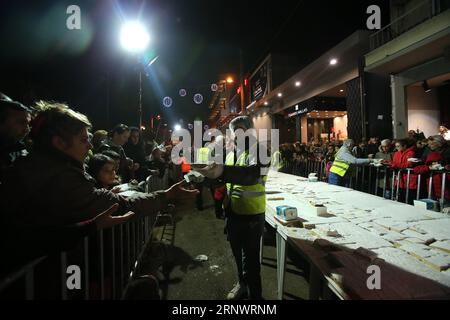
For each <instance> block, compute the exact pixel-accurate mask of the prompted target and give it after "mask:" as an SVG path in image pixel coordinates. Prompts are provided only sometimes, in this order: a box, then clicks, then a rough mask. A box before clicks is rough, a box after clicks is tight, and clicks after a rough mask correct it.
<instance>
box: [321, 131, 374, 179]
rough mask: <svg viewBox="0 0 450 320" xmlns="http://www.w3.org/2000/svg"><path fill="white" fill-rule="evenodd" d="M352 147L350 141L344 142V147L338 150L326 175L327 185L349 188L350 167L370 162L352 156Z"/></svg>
mask: <svg viewBox="0 0 450 320" xmlns="http://www.w3.org/2000/svg"><path fill="white" fill-rule="evenodd" d="M353 146H354V142H353V140H352V139H348V140H346V141H345V142H344V145H343V146H342V147H341V148H340V149H339V151H338V152H337V153H336V156H335V158H334V162H333V165H332V166H331V168H330V173H329V175H328V183H329V184H333V185H337V186H344V187H348V186H349V180H350V178H351V171H350V170H351V167H350V166H351V165H360V164H367V163H370V162H372V161H373V160H372V159H358V158H356V157H355V156H353V155H352V153H351V150H352V148H353Z"/></svg>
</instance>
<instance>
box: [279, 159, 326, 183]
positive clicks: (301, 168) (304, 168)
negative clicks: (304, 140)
mask: <svg viewBox="0 0 450 320" xmlns="http://www.w3.org/2000/svg"><path fill="white" fill-rule="evenodd" d="M325 169H326V162H325V160H293V161H285V165H284V168H283V169H282V170H281V171H282V172H285V173H290V174H294V175H296V176H302V177H307V176H308V175H309V174H311V173H316V174H317V177H318V179H319V181H324V179H325V177H326V170H325Z"/></svg>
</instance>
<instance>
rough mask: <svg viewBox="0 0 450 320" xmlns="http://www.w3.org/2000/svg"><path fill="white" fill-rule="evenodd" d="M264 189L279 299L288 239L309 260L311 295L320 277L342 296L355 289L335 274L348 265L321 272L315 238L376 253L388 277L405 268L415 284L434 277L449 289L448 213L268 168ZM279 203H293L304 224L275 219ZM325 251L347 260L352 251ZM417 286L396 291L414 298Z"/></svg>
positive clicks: (316, 292) (316, 291) (345, 272)
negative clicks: (322, 212)
mask: <svg viewBox="0 0 450 320" xmlns="http://www.w3.org/2000/svg"><path fill="white" fill-rule="evenodd" d="M266 192H267V193H268V194H267V200H266V201H267V210H266V222H267V223H268V224H269V225H271V226H272V227H274V228H275V229H276V245H277V280H278V298H279V299H282V297H283V291H284V275H285V268H286V243H290V244H291V245H292V246H293V247H294V248H295V249H296V250H297V251H298V252H299V253H301V254H302V255H303V256H304V257H305V258H306V260H307V261H309V262H310V266H311V272H310V298H313V299H314V298H318V297H319V295H320V286H321V283H319V282H320V281H324V282H325V285H326V286H327V287H328V289H330V290H331V292H333V293H334V294H335V295H337V296H338V297H339V298H341V299H349V298H351V297H352V296H354V295H355V292H352V294H350V295H349V294H347V292H346V288H348V284H347V286H344V287H346V288H343V286H342V283H341V282H342V279H339V276H344V277H346V279H349V278H350V277H351V273H352V272H351V270H350V272H349V270H345V269H343V270H333V271H332V274H333V276H332V275H331V274H324V271H323V270H324V268H323V267H322V266H320V267H318V264H320V261H321V260H320V259H322V256H325V255H324V254H322V255H318V256H317V257H315V256H314V255H315V251H314V249H311V250H310V247H311V248H313V247H314V246H313V244H314V243H317V241H316V240H318V239H323V240H326V241H329V242H330V243H332V244H333V245H336V246H339V247H340V248H342V249H343V250H344V251H343V252H345V251H346V250H348V252H351V251H352V250H355V249H358V248H364V249H367V250H368V251H369V253H370V255H372V254H373V255H374V256H375V257H377V258H378V260H377V261H383V263H384V264H383V268H384V269H385V270H390V271H389V272H390V273H389V275H385V276H386V278H387V276H389V277H390V276H391V273H403V271H404V273H405V274H406V275H408V276H409V275H414V276H416V278H414V279H413V280H411V281H413V282H414V284H416V285H418V286H430V287H432V284H430V283H431V281H432V282H433V283H436V284H437V285H438V286H442V287H443V288H444V289H443V291H440V289H438V290H437V291H436V292H437V293H436V294H437V295H441V294H444V295H446V294H447V293H446V288H449V291H448V294H450V269H449V267H450V218H449V216H447V215H444V214H442V213H438V212H432V211H427V210H423V209H418V208H415V207H412V206H410V205H406V204H402V203H398V202H394V201H391V200H386V199H383V198H380V197H377V196H373V195H370V194H366V193H362V192H358V191H354V190H352V189H348V188H343V187H339V186H333V185H329V184H327V183H323V182H315V183H313V182H308V181H307V180H306V179H304V178H301V177H297V176H293V175H288V174H283V173H278V172H273V171H272V172H270V174H269V177H268V181H267V183H266ZM310 200H315V201H321V202H323V203H324V204H325V205H326V206H327V209H328V213H329V215H328V216H327V217H319V216H317V214H316V212H315V211H314V209H313V207H312V206H311V205H310V204H309V201H310ZM280 205H289V206H293V207H296V208H297V210H298V215H299V218H300V219H301V222H302V228H292V227H287V226H284V225H283V224H282V223H280V222H279V221H278V220H277V219H275V216H276V207H277V206H280ZM330 230H332V231H334V232H337V233H338V234H339V237H334V236H328V235H327V232H328V231H330ZM303 244H305V245H303ZM308 245H309V246H308ZM319 251H320V250H319ZM358 252H360V249H358ZM345 254H347V253H345ZM329 255H334V256H336V257H337V258H338V259H342V261H347V258H348V257H351V259H353V255H351V254H347V256H344V254H340V253H339V254H338V253H331V254H327V256H329ZM351 259H350V260H351ZM350 260H349V261H350ZM356 260H357V259H356ZM356 260H355V261H356ZM318 261H319V262H318ZM349 263H350V262H349ZM362 263H364V262H362ZM393 268H394V269H395V270H394V269H393ZM347 269H348V268H347ZM321 270H322V271H321ZM393 270H394V271H393ZM336 274H337V275H338V277H337V279H338V280H336V277H335V276H336ZM368 276H369V275H367V277H368ZM410 278H411V277H410ZM423 280H425V281H426V283H425V284H422V283H423ZM428 282H430V283H428ZM433 290H434V289H433ZM433 290H432V289H430V292H431V291H432V292H433V293H434V291H433ZM360 291H361V290H360ZM362 291H364V290H362ZM362 291H361V292H362ZM416 291H417V290H416ZM416 291H414V290H412V291H411V293H409V292H407V291H405V292H402V293H397V292H396V293H395V294H398V296H400V297H403V295H405V298H411V297H413V298H414V297H418V294H419V293H418V292H416ZM419 291H420V290H419ZM364 294H366V293H364ZM364 294H363V295H362V296H364ZM366 296H368V297H381V298H382V297H383V295H381V294H379V295H378V296H377V295H375V296H374V295H372V292H368V293H367V294H366Z"/></svg>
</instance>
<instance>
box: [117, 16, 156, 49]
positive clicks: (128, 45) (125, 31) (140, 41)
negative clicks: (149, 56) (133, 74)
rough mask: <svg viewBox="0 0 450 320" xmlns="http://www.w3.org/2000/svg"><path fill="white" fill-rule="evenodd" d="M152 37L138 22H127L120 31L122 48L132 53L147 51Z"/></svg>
mask: <svg viewBox="0 0 450 320" xmlns="http://www.w3.org/2000/svg"><path fill="white" fill-rule="evenodd" d="M149 42H150V36H149V34H148V32H147V30H145V27H144V26H143V25H142V24H141V23H139V22H137V21H131V22H127V23H125V24H124V25H123V26H122V29H121V30H120V43H121V45H122V47H123V48H124V49H125V50H127V51H131V52H141V51H144V50H145V49H147V46H148V44H149Z"/></svg>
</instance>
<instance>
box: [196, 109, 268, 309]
mask: <svg viewBox="0 0 450 320" xmlns="http://www.w3.org/2000/svg"><path fill="white" fill-rule="evenodd" d="M251 128H253V124H252V122H251V120H250V118H249V117H237V118H235V119H234V120H233V121H232V122H231V123H230V130H231V132H232V137H231V139H228V141H229V143H230V145H231V144H232V142H233V141H234V142H235V143H234V145H233V147H232V148H230V147H229V146H227V150H226V152H228V153H227V155H226V160H225V165H221V164H212V165H210V166H208V168H206V169H199V170H197V171H198V172H200V173H202V174H203V175H205V176H206V177H207V178H209V179H218V178H219V179H220V180H221V181H223V182H224V183H226V189H227V190H226V191H227V194H226V196H225V200H224V210H225V214H226V232H227V236H228V240H229V242H230V246H231V250H232V252H233V256H234V259H235V262H236V266H237V270H238V280H239V281H238V283H236V284H235V285H234V287H233V289H232V290H231V291H230V293H229V294H228V296H227V299H229V300H238V299H243V298H246V297H248V298H249V299H252V300H260V299H262V285H261V261H260V249H261V245H262V243H261V242H262V236H263V232H264V224H265V216H264V215H265V211H266V195H265V183H266V180H267V172H268V170H269V166H270V159H268V162H269V163H267V164H262V163H261V162H262V161H260V160H259V159H258V153H259V150H258V148H259V149H261V148H266V150H265V151H266V154H267V146H265V145H262V144H258V143H257V141H256V136H254V135H253V134H250V135H251V136H252V137H248V136H247V138H246V139H245V140H247V139H248V140H249V141H246V143H245V146H240V145H239V143H236V141H237V142H239V140H240V139H238V137H237V134H238V133H239V132H241V130H242V131H243V132H245V131H247V130H248V129H251ZM238 129H241V130H239V131H238ZM236 131H237V132H236ZM227 138H228V137H227ZM252 139H253V142H252ZM242 140H243V139H241V141H242ZM250 144H252V145H250ZM230 149H232V150H230ZM219 167H220V168H219ZM217 169H223V170H217Z"/></svg>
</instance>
